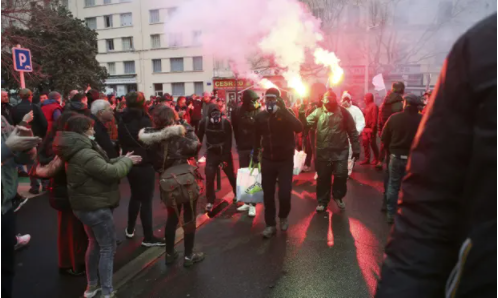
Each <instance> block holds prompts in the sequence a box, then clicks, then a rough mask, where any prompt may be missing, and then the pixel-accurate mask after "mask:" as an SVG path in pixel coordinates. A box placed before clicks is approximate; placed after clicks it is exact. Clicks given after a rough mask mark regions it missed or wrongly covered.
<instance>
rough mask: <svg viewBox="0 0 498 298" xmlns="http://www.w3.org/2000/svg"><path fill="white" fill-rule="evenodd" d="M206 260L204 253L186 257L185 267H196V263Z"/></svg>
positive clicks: (195, 253)
mask: <svg viewBox="0 0 498 298" xmlns="http://www.w3.org/2000/svg"><path fill="white" fill-rule="evenodd" d="M203 260H204V253H203V252H194V253H192V255H190V256H188V257H187V256H185V258H184V260H183V267H190V266H192V265H194V264H195V263H199V262H202V261H203Z"/></svg>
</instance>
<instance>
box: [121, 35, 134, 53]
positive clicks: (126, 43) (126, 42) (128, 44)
mask: <svg viewBox="0 0 498 298" xmlns="http://www.w3.org/2000/svg"><path fill="white" fill-rule="evenodd" d="M131 50H133V37H123V51H131Z"/></svg>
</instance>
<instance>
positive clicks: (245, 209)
mask: <svg viewBox="0 0 498 298" xmlns="http://www.w3.org/2000/svg"><path fill="white" fill-rule="evenodd" d="M250 206H251V205H249V204H245V203H244V205H242V206H240V207H239V208H237V211H239V212H244V211H247V210H249V207H250Z"/></svg>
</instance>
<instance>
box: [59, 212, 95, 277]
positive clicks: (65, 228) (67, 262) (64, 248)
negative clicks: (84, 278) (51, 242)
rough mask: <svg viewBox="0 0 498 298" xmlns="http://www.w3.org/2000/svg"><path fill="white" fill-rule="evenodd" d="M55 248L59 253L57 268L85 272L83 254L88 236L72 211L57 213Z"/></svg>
mask: <svg viewBox="0 0 498 298" xmlns="http://www.w3.org/2000/svg"><path fill="white" fill-rule="evenodd" d="M57 213H58V218H57V219H58V228H59V233H58V237H57V248H58V251H59V268H63V269H67V268H72V269H73V271H75V272H81V271H83V270H85V252H86V250H87V247H88V236H87V235H86V232H85V227H84V226H83V224H82V223H81V221H80V220H79V219H78V218H77V217H76V216H74V213H73V211H72V210H67V211H58V212H57Z"/></svg>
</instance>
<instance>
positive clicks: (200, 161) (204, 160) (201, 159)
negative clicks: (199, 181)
mask: <svg viewBox="0 0 498 298" xmlns="http://www.w3.org/2000/svg"><path fill="white" fill-rule="evenodd" d="M198 162H199V163H205V162H206V157H204V156H203V157H201V158H199V161H198Z"/></svg>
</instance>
